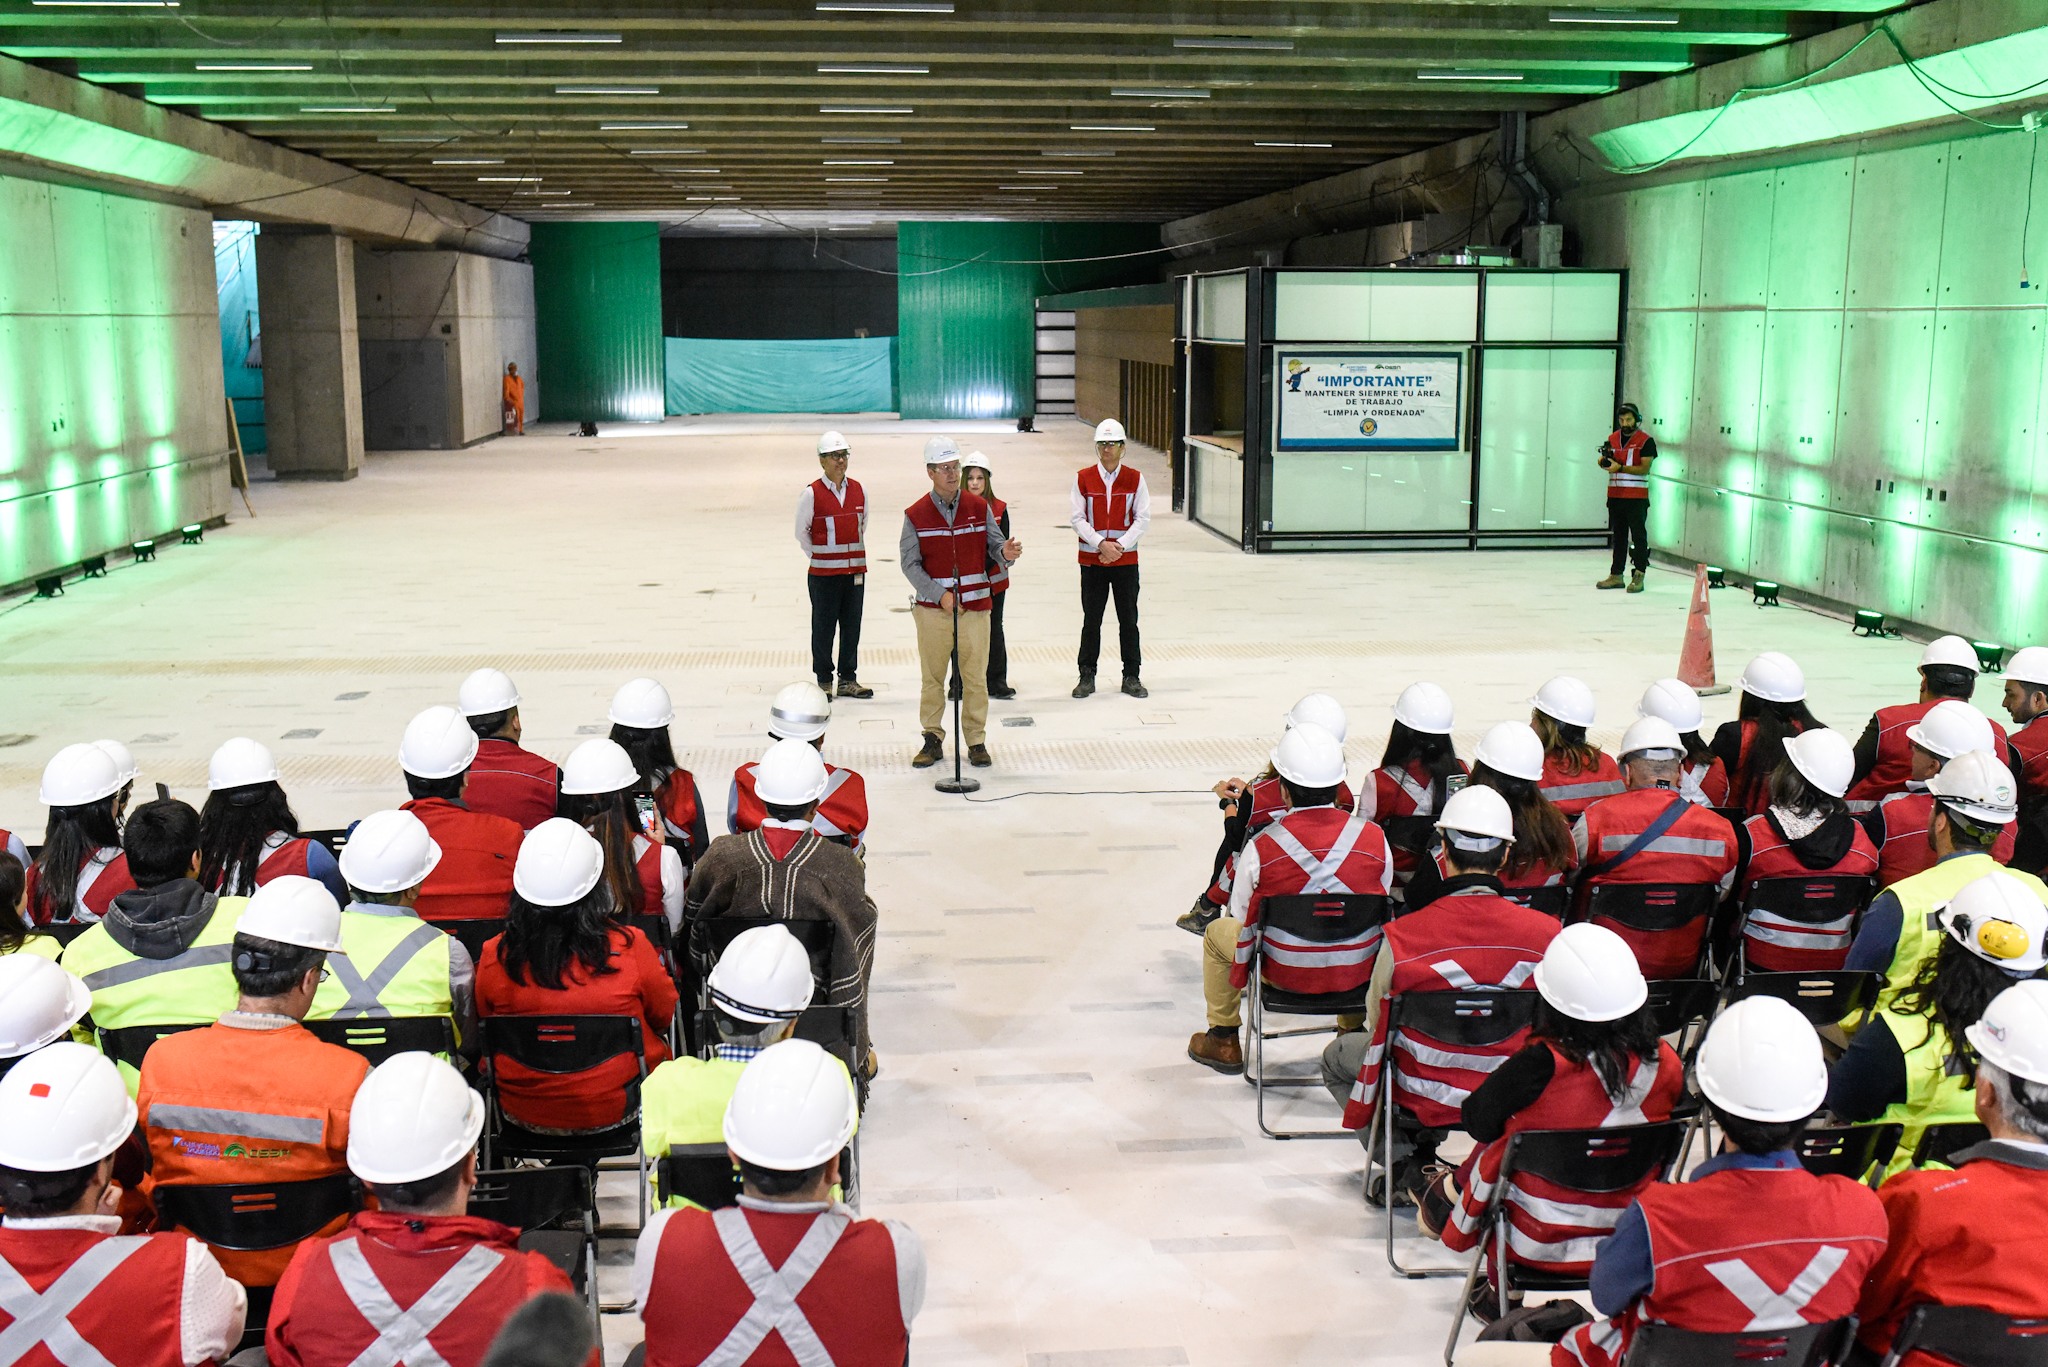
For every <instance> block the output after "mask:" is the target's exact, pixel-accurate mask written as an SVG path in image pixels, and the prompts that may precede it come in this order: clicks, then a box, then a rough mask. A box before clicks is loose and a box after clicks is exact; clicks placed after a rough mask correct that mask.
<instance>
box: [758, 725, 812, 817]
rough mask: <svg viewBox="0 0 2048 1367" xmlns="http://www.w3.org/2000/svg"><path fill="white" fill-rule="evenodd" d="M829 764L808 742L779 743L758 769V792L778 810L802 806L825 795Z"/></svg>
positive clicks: (765, 755) (772, 747)
mask: <svg viewBox="0 0 2048 1367" xmlns="http://www.w3.org/2000/svg"><path fill="white" fill-rule="evenodd" d="M827 781H828V776H827V775H826V773H825V761H824V759H823V758H822V757H821V756H820V755H819V754H818V749H817V747H816V746H814V745H812V744H811V743H810V742H809V741H807V740H795V739H790V740H779V741H776V742H775V744H773V745H771V746H769V747H768V752H767V753H766V754H764V755H762V756H761V762H760V763H759V764H757V765H755V766H754V792H755V794H756V795H757V796H758V797H759V798H760V799H761V800H762V801H763V802H772V803H774V804H775V805H776V806H778V807H802V806H804V805H805V804H807V803H812V802H816V801H817V800H818V799H819V798H821V797H823V796H824V795H825V784H826V782H827Z"/></svg>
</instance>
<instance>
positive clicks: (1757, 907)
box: [1742, 874, 1877, 930]
mask: <svg viewBox="0 0 2048 1367" xmlns="http://www.w3.org/2000/svg"><path fill="white" fill-rule="evenodd" d="M1875 896H1877V880H1876V879H1875V878H1850V877H1843V876H1837V875H1833V874H1829V875H1825V876H1816V877H1813V878H1759V879H1757V880H1756V882H1754V883H1752V884H1750V885H1749V895H1748V896H1747V897H1745V898H1743V900H1742V911H1743V914H1744V915H1748V914H1749V913H1750V912H1753V911H1768V912H1770V913H1771V914H1772V915H1773V916H1782V917H1784V918H1785V919H1786V920H1788V921H1798V922H1800V923H1801V924H1802V925H1824V924H1826V923H1827V922H1829V921H1839V920H1840V919H1842V917H1844V916H1855V915H1857V914H1859V913H1861V912H1862V910H1863V909H1864V908H1865V907H1867V906H1869V905H1870V899H1871V898H1873V897H1875ZM1853 928H1854V927H1853V926H1852V927H1851V929H1852V930H1853Z"/></svg>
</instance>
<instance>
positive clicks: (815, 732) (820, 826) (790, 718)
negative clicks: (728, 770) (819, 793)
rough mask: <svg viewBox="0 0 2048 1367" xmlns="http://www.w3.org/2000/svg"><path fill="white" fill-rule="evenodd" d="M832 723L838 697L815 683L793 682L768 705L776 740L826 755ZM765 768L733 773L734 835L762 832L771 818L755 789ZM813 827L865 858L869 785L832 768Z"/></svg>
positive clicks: (729, 799) (728, 823)
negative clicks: (764, 821)
mask: <svg viewBox="0 0 2048 1367" xmlns="http://www.w3.org/2000/svg"><path fill="white" fill-rule="evenodd" d="M831 724H832V699H831V698H830V697H828V696H827V695H826V693H825V690H824V689H822V688H819V687H818V686H817V685H815V684H812V683H807V682H806V683H793V684H790V685H789V686H788V687H787V688H784V689H783V690H782V691H781V692H779V693H777V694H776V695H775V701H774V702H772V703H770V704H769V705H768V739H769V740H770V741H779V740H800V741H802V742H804V744H806V745H808V746H810V747H811V748H812V749H813V750H816V751H817V752H818V753H819V755H821V756H822V755H823V754H824V753H825V728H826V727H828V726H830V725H831ZM759 769H760V764H759V762H758V761H756V762H752V763H748V764H742V765H741V766H740V767H739V768H737V769H735V770H733V771H732V787H731V788H730V789H729V790H728V791H727V793H726V799H725V828H726V830H728V831H730V832H732V833H733V834H734V835H745V834H746V833H747V832H748V831H751V830H755V829H758V828H759V827H760V825H761V821H762V819H763V818H764V817H765V816H767V808H766V807H765V806H763V805H762V802H761V795H760V793H758V792H756V791H755V781H756V775H757V772H758V771H759ZM811 829H812V830H814V831H816V832H817V833H818V834H819V835H821V836H823V837H824V838H825V839H827V840H829V841H831V842H832V843H833V844H835V845H844V846H846V848H847V849H849V850H852V851H853V852H854V853H855V854H863V853H864V851H865V850H866V835H867V829H868V781H867V780H866V779H864V778H862V777H861V776H860V775H859V774H858V773H856V772H855V771H853V770H852V769H845V768H841V767H840V766H839V765H837V764H827V765H826V766H825V795H824V796H823V797H821V798H819V799H818V810H817V811H816V812H815V813H814V814H813V815H812V817H811Z"/></svg>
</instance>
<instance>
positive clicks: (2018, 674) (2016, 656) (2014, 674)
mask: <svg viewBox="0 0 2048 1367" xmlns="http://www.w3.org/2000/svg"><path fill="white" fill-rule="evenodd" d="M2005 677H2006V678H2008V679H2018V680H2020V681H2021V682H2022V683H2030V684H2039V685H2040V686H2041V687H2043V688H2048V646H2026V647H2024V648H2023V649H2020V650H2016V651H2014V652H2013V656H2012V658H2011V659H2010V660H2007V661H2006V662H2005Z"/></svg>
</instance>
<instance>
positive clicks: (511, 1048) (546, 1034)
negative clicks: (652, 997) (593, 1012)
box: [478, 1016, 646, 1073]
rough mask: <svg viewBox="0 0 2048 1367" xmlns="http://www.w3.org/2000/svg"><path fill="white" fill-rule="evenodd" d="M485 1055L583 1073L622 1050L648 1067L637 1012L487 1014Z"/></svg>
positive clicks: (554, 1070) (553, 1070) (540, 1070)
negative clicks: (580, 1014)
mask: <svg viewBox="0 0 2048 1367" xmlns="http://www.w3.org/2000/svg"><path fill="white" fill-rule="evenodd" d="M478 1024H479V1025H481V1026H482V1028H483V1049H484V1056H485V1057H486V1058H490V1057H493V1056H495V1055H499V1054H503V1055H504V1056H505V1057H506V1058H509V1059H511V1060H512V1061H513V1062H514V1063H517V1064H519V1065H520V1066H521V1067H523V1068H531V1069H532V1070H533V1071H534V1072H536V1073H582V1072H587V1071H589V1070H590V1069H592V1068H595V1067H597V1066H598V1065H599V1064H601V1063H604V1062H606V1061H607V1060H609V1059H615V1058H617V1057H618V1056H619V1055H621V1054H632V1055H633V1056H635V1057H636V1058H639V1059H640V1060H641V1065H642V1067H643V1069H644V1068H645V1065H646V1050H645V1041H644V1039H643V1037H642V1035H641V1030H640V1018H639V1017H638V1016H485V1017H484V1018H483V1020H482V1021H480V1022H478Z"/></svg>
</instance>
